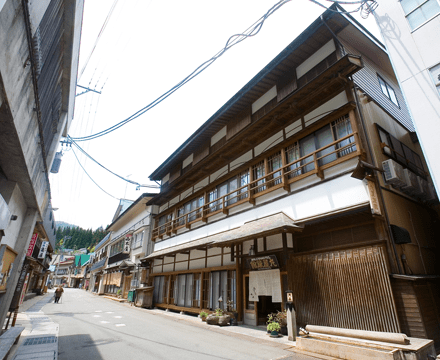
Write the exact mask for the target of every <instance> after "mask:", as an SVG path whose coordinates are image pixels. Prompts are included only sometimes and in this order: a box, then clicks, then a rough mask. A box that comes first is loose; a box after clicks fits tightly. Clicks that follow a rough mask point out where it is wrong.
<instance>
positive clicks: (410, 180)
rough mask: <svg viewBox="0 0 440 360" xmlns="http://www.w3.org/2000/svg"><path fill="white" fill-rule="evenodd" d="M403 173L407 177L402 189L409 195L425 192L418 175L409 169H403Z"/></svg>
mask: <svg viewBox="0 0 440 360" xmlns="http://www.w3.org/2000/svg"><path fill="white" fill-rule="evenodd" d="M403 174H404V176H405V179H406V185H403V186H402V187H401V188H400V190H402V191H403V192H404V193H406V194H409V195H421V194H423V189H422V187H421V186H420V183H419V180H418V178H417V175H416V174H415V173H413V172H412V171H411V170H409V169H403Z"/></svg>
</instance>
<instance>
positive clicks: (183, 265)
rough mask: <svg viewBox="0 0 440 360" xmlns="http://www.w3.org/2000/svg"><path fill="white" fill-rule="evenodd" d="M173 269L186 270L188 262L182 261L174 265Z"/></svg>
mask: <svg viewBox="0 0 440 360" xmlns="http://www.w3.org/2000/svg"><path fill="white" fill-rule="evenodd" d="M164 268H165V267H164ZM175 269H176V270H175V271H181V270H188V262H187V261H184V262H180V263H176V266H175ZM171 270H172V269H171ZM171 270H167V271H171Z"/></svg>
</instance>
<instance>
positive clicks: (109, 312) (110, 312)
mask: <svg viewBox="0 0 440 360" xmlns="http://www.w3.org/2000/svg"><path fill="white" fill-rule="evenodd" d="M105 313H106V314H113V311H106V312H105Z"/></svg>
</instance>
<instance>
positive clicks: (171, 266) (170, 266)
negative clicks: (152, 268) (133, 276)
mask: <svg viewBox="0 0 440 360" xmlns="http://www.w3.org/2000/svg"><path fill="white" fill-rule="evenodd" d="M173 269H174V264H168V265H164V266H163V272H167V271H173ZM176 269H177V265H176ZM157 272H162V271H161V270H160V269H158V271H157Z"/></svg>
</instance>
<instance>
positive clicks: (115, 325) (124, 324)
mask: <svg viewBox="0 0 440 360" xmlns="http://www.w3.org/2000/svg"><path fill="white" fill-rule="evenodd" d="M115 326H125V324H115Z"/></svg>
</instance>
